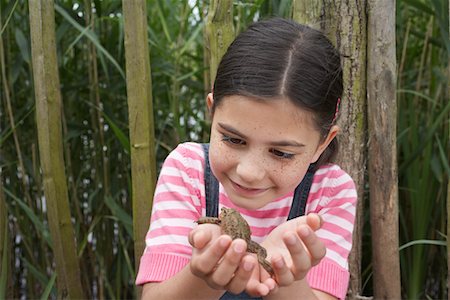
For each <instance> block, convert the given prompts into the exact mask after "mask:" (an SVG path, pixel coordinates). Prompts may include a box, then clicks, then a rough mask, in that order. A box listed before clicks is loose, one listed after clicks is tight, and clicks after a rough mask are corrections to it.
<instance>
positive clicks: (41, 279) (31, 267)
mask: <svg viewBox="0 0 450 300" xmlns="http://www.w3.org/2000/svg"><path fill="white" fill-rule="evenodd" d="M21 260H22V262H23V264H24V265H25V268H26V269H27V270H28V271H29V272H30V273H31V274H32V275H33V277H34V278H35V279H37V280H38V281H39V282H40V283H41V284H42V285H46V284H47V276H46V275H45V270H44V271H43V272H41V271H39V270H38V269H37V268H36V267H35V266H34V265H33V264H32V263H30V262H29V261H28V260H27V259H26V258H25V257H22V258H21Z"/></svg>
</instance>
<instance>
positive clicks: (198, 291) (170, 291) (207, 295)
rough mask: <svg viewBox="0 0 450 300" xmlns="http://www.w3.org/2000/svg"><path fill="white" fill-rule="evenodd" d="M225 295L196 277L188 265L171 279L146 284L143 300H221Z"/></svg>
mask: <svg viewBox="0 0 450 300" xmlns="http://www.w3.org/2000/svg"><path fill="white" fill-rule="evenodd" d="M223 293H224V291H221V290H215V289H212V288H210V287H209V286H208V285H207V284H206V282H205V281H204V280H202V279H200V278H199V277H197V276H194V275H193V274H192V272H191V270H190V267H189V265H187V266H186V267H184V268H183V269H182V270H181V271H180V272H178V273H177V274H176V275H175V276H173V277H171V278H170V279H167V280H165V281H163V282H151V283H147V284H145V285H144V288H143V290H142V300H145V299H149V300H150V299H161V300H164V299H219V298H220V297H221V295H222V294H223Z"/></svg>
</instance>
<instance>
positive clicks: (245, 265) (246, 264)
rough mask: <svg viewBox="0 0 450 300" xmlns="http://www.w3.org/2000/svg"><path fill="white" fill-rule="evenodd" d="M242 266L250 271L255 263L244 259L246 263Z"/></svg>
mask: <svg viewBox="0 0 450 300" xmlns="http://www.w3.org/2000/svg"><path fill="white" fill-rule="evenodd" d="M242 267H243V268H244V270H245V271H247V272H249V271H251V270H252V269H253V264H252V263H251V262H249V261H244V265H243V266H242Z"/></svg>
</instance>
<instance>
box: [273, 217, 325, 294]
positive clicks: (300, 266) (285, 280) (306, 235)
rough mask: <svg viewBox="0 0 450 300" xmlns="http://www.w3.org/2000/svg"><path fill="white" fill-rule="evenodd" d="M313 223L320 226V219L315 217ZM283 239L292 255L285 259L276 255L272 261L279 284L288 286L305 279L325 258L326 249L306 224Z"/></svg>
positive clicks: (285, 235) (285, 234)
mask: <svg viewBox="0 0 450 300" xmlns="http://www.w3.org/2000/svg"><path fill="white" fill-rule="evenodd" d="M316 216H317V215H316ZM312 222H316V224H315V225H319V222H320V219H319V218H316V217H313V218H312ZM282 239H283V242H284V244H285V245H286V248H287V250H288V252H289V254H290V255H287V256H284V257H283V256H282V255H281V254H274V255H273V256H272V259H271V261H272V265H273V268H274V270H275V274H276V278H277V282H278V284H279V285H280V286H287V285H290V284H291V283H292V282H294V281H296V280H301V279H303V278H304V277H305V276H306V274H307V273H308V272H309V270H310V269H311V268H312V267H313V266H315V265H317V264H318V263H319V262H320V261H321V259H322V258H323V257H324V256H325V253H326V247H325V245H324V243H323V242H322V241H321V240H320V239H319V237H318V236H317V235H316V234H315V233H314V231H313V229H312V228H310V226H308V225H306V224H302V225H300V226H298V228H297V229H296V230H295V231H287V232H285V233H284V234H283V236H282Z"/></svg>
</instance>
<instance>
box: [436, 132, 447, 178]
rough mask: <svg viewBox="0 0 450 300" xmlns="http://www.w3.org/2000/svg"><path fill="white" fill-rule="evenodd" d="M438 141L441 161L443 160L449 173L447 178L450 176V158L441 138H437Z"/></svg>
mask: <svg viewBox="0 0 450 300" xmlns="http://www.w3.org/2000/svg"><path fill="white" fill-rule="evenodd" d="M436 143H437V145H438V148H439V155H440V157H441V161H442V164H443V166H444V170H445V172H446V173H447V178H449V177H450V163H449V161H448V158H447V154H448V153H446V152H445V150H444V147H443V146H442V143H441V140H440V139H438V138H437V139H436Z"/></svg>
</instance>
